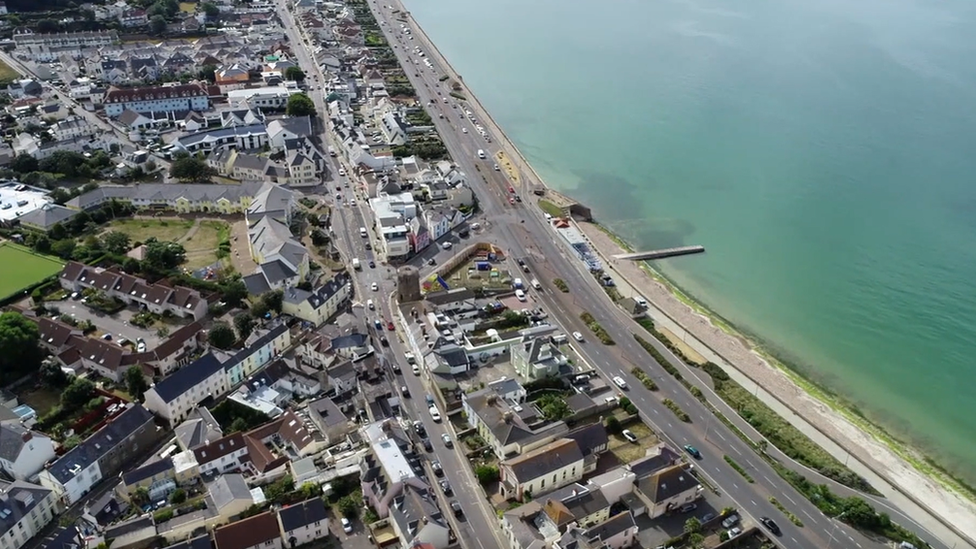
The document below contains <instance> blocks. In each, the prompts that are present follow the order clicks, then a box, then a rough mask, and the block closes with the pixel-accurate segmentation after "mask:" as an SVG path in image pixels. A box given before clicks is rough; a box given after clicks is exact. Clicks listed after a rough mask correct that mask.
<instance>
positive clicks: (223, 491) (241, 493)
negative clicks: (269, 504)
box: [208, 473, 254, 522]
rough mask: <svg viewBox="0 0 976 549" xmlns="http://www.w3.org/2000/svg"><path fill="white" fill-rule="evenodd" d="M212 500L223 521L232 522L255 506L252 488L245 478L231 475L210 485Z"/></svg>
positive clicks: (218, 478) (223, 476)
mask: <svg viewBox="0 0 976 549" xmlns="http://www.w3.org/2000/svg"><path fill="white" fill-rule="evenodd" d="M208 490H209V492H210V499H211V500H213V502H214V508H215V510H216V511H217V513H218V514H219V515H220V517H221V519H223V520H225V521H228V522H229V521H230V520H231V519H233V518H234V517H237V516H238V515H240V514H241V513H243V512H244V511H246V510H247V508H248V507H250V506H251V505H253V504H254V497H253V496H252V495H251V488H250V487H249V486H248V485H247V481H245V480H244V477H243V476H241V475H239V474H236V473H230V474H226V475H221V476H219V477H217V479H216V480H214V481H213V482H211V483H210V484H209V485H208Z"/></svg>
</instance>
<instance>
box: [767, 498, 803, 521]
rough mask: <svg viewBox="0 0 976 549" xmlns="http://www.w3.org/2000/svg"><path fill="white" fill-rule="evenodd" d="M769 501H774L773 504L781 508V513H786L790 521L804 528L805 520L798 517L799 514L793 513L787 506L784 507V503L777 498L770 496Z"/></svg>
mask: <svg viewBox="0 0 976 549" xmlns="http://www.w3.org/2000/svg"><path fill="white" fill-rule="evenodd" d="M769 503H772V504H773V507H776V508H777V509H779V512H780V513H783V515H785V516H786V518H788V519H789V520H790V522H792V523H793V524H795V525H797V526H799V527H800V528H803V521H802V520H800V517H798V516H796V515H794V514H793V513H791V512H790V510H789V509H787V508H786V507H783V504H782V503H780V502H779V501H778V500H777V499H776V498H774V497H770V498H769Z"/></svg>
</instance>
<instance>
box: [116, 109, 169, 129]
mask: <svg viewBox="0 0 976 549" xmlns="http://www.w3.org/2000/svg"><path fill="white" fill-rule="evenodd" d="M115 120H116V122H118V123H119V124H121V125H122V126H124V127H126V128H129V129H130V130H144V129H147V128H152V127H153V126H155V125H157V124H158V123H159V122H161V121H160V120H157V119H156V116H155V113H147V114H143V113H138V112H136V111H134V110H132V109H126V110H124V111H122V114H120V115H119V116H118V118H116V119H115ZM165 120H167V119H165V118H164V119H163V121H165Z"/></svg>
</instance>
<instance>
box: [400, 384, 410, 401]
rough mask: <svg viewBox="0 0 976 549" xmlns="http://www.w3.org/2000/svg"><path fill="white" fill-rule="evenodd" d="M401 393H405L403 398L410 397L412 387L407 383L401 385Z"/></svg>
mask: <svg viewBox="0 0 976 549" xmlns="http://www.w3.org/2000/svg"><path fill="white" fill-rule="evenodd" d="M400 394H401V395H403V398H410V388H409V387H407V386H406V385H401V386H400Z"/></svg>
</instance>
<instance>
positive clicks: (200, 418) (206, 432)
mask: <svg viewBox="0 0 976 549" xmlns="http://www.w3.org/2000/svg"><path fill="white" fill-rule="evenodd" d="M175 431H176V440H177V441H178V442H179V444H180V446H182V447H183V448H185V449H187V450H192V449H193V448H196V447H197V446H202V445H203V444H206V443H207V441H208V440H217V439H218V438H221V437H223V436H224V432H223V431H222V430H221V428H220V424H218V423H217V420H216V419H214V417H213V415H212V414H211V413H210V410H208V409H206V408H203V407H200V408H197V409H196V410H194V411H193V412H191V413H190V417H189V418H187V420H186V421H184V422H183V423H180V424H179V425H178V426H177V427H176V430H175Z"/></svg>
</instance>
